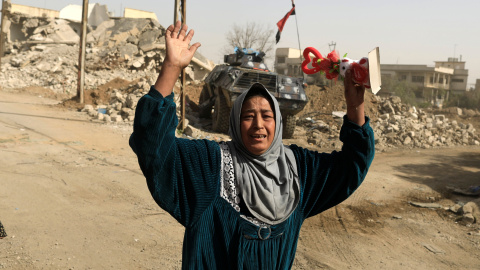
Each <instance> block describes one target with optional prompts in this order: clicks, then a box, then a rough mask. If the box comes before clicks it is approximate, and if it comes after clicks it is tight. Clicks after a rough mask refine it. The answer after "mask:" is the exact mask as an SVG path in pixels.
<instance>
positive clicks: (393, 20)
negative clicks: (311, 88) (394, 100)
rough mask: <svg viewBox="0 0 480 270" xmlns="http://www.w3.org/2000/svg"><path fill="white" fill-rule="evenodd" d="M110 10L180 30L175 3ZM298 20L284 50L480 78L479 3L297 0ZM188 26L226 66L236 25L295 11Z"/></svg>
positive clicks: (284, 3) (251, 12)
mask: <svg viewBox="0 0 480 270" xmlns="http://www.w3.org/2000/svg"><path fill="white" fill-rule="evenodd" d="M11 2H12V3H14V4H21V5H29V6H35V7H41V8H47V9H54V10H60V9H61V8H63V7H65V6H66V5H68V4H77V5H82V3H83V1H82V0H11ZM89 3H90V4H92V3H100V4H102V5H107V7H108V10H109V11H111V12H113V13H114V14H115V15H116V16H121V15H122V14H123V8H125V7H129V8H134V9H140V10H146V11H151V12H155V13H156V15H157V17H158V20H159V22H160V24H162V25H163V26H164V27H167V26H168V25H170V24H171V23H173V6H174V3H175V1H174V0H168V1H167V0H156V1H153V0H134V1H133V0H90V1H89ZM295 4H296V12H297V15H296V16H293V17H290V19H289V20H288V21H287V23H286V25H285V28H284V30H283V32H282V38H281V40H280V42H279V43H278V44H277V48H280V47H293V48H299V41H298V37H297V27H296V24H297V23H298V30H299V31H298V34H299V37H300V45H301V48H302V50H303V49H304V48H305V47H310V46H311V47H315V48H317V49H318V50H319V51H320V53H322V54H327V53H328V52H329V44H330V43H336V49H337V50H338V51H339V52H340V55H341V56H343V55H344V54H345V53H348V57H349V58H352V59H359V58H361V57H363V56H367V54H368V52H369V51H370V50H372V49H373V48H375V47H380V61H381V63H382V64H397V63H398V64H423V65H428V66H434V61H446V60H447V59H448V58H449V57H457V58H460V57H461V58H462V61H465V62H466V68H467V69H468V70H469V76H468V83H469V86H472V85H473V84H474V83H475V80H476V79H477V78H478V79H480V15H479V12H480V1H478V0H456V1H451V0H448V1H447V0H415V1H414V0H402V1H385V0H363V1H358V0H343V1H322V0H296V1H295ZM186 6H187V24H188V25H189V26H190V27H191V28H193V29H195V32H196V35H195V37H194V41H198V42H200V43H202V47H201V48H200V52H201V53H202V54H203V55H205V56H206V57H207V58H209V59H211V60H212V61H214V62H215V63H217V64H218V63H221V61H223V54H222V51H223V48H224V47H225V45H226V40H225V34H226V33H227V32H228V31H229V30H230V29H231V28H232V26H233V25H234V23H237V24H240V25H243V24H244V23H245V22H256V23H259V24H264V25H271V26H273V27H275V33H276V23H277V22H278V21H279V20H280V19H281V18H282V17H283V16H284V15H285V14H286V13H287V12H288V11H289V10H290V8H291V0H242V1H231V0H196V1H187V5H186Z"/></svg>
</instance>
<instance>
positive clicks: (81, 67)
mask: <svg viewBox="0 0 480 270" xmlns="http://www.w3.org/2000/svg"><path fill="white" fill-rule="evenodd" d="M87 18H88V0H83V10H82V34H81V36H80V54H79V59H78V88H77V98H78V102H79V103H82V104H83V103H85V99H84V85H85V49H86V48H85V47H86V45H87Z"/></svg>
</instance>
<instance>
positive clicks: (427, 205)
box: [408, 202, 443, 209]
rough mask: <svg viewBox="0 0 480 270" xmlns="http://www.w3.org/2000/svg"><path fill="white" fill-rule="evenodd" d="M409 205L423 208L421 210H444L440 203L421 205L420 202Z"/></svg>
mask: <svg viewBox="0 0 480 270" xmlns="http://www.w3.org/2000/svg"><path fill="white" fill-rule="evenodd" d="M408 203H409V204H411V205H413V206H416V207H421V208H431V209H437V208H443V207H442V206H441V205H440V204H438V203H420V202H408Z"/></svg>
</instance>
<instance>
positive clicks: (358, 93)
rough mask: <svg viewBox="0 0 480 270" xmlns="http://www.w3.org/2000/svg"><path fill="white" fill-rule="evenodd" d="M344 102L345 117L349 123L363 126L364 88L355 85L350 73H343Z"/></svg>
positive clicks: (349, 71)
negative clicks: (345, 106) (345, 107)
mask: <svg viewBox="0 0 480 270" xmlns="http://www.w3.org/2000/svg"><path fill="white" fill-rule="evenodd" d="M344 85H345V101H346V103H347V117H348V119H349V120H350V121H352V122H354V123H356V124H358V125H359V126H362V125H363V124H365V112H364V101H365V100H364V96H365V86H363V85H359V84H357V83H355V82H354V81H353V79H352V71H351V70H347V71H346V72H345V80H344Z"/></svg>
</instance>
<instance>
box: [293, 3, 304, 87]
mask: <svg viewBox="0 0 480 270" xmlns="http://www.w3.org/2000/svg"><path fill="white" fill-rule="evenodd" d="M292 6H293V7H295V0H292ZM297 17H298V12H297V9H295V24H296V25H297V38H298V49H299V50H300V56H299V58H300V65H301V64H302V62H303V58H302V46H301V45H300V33H299V31H298V20H297ZM300 73H302V78H303V80H304V81H305V74H304V73H303V72H300Z"/></svg>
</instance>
